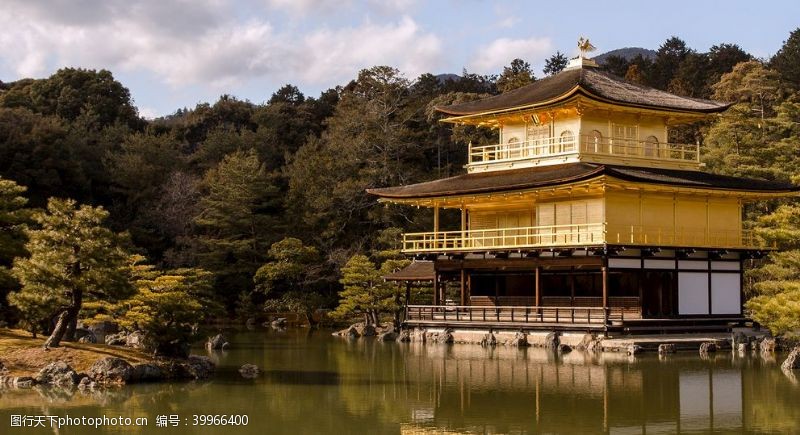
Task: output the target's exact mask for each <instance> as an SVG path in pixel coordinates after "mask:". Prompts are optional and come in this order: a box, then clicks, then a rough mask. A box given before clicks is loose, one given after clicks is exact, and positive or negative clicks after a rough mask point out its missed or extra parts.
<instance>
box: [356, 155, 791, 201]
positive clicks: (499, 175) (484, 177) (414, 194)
mask: <svg viewBox="0 0 800 435" xmlns="http://www.w3.org/2000/svg"><path fill="white" fill-rule="evenodd" d="M601 175H608V176H611V177H615V178H619V179H622V180H626V181H632V182H642V183H650V184H666V185H673V186H680V187H694V188H706V189H730V190H741V191H746V192H794V191H798V190H800V187H798V186H795V185H792V184H788V183H782V182H776V181H764V180H752V179H747V178H738V177H731V176H727V175H717V174H710V173H707V172H700V171H688V170H674V169H658V168H637V167H627V166H611V165H599V164H593V163H566V164H562V165H552V166H537V167H532V168H522V169H511V170H503V171H492V172H479V173H471V174H464V175H459V176H456V177H450V178H443V179H441V180H435V181H428V182H425V183H418V184H410V185H406V186H397V187H386V188H382V189H368V190H367V192H369V193H371V194H373V195H377V196H380V197H383V198H393V199H410V198H431V197H441V196H455V195H469V194H480V193H491V192H508V191H515V190H521V189H531V188H538V187H549V186H558V185H562V184H567V183H572V182H577V181H583V180H589V179H592V178H596V177H599V176H601Z"/></svg>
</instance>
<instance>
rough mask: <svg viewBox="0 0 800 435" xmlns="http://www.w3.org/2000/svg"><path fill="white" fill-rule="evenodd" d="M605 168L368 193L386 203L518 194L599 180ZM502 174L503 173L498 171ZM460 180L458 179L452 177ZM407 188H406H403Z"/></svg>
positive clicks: (380, 190)
mask: <svg viewBox="0 0 800 435" xmlns="http://www.w3.org/2000/svg"><path fill="white" fill-rule="evenodd" d="M603 171H604V168H603V167H602V166H600V167H597V168H595V169H593V170H590V171H587V172H584V173H580V174H577V175H574V176H568V177H562V178H559V179H558V180H548V181H543V182H520V183H509V184H504V185H503V186H499V187H497V186H482V187H476V188H473V189H462V190H453V189H449V190H444V189H443V190H440V191H435V192H428V193H423V194H404V193H392V192H386V191H387V190H392V189H397V188H392V187H390V188H383V189H380V188H379V189H367V193H369V194H371V195H375V196H378V197H379V198H381V199H382V200H385V201H393V200H400V201H402V200H417V199H429V198H443V197H455V196H470V195H483V194H492V193H502V192H516V191H521V190H531V189H537V188H548V187H557V186H563V185H568V184H572V183H576V182H581V181H589V180H591V179H594V178H598V177H600V176H602V173H603ZM498 172H501V171H498ZM452 178H458V177H452ZM437 181H441V180H435V181H430V182H428V183H435V182H437ZM423 184H427V183H419V184H417V185H412V186H419V185H423ZM402 187H405V186H401V188H402Z"/></svg>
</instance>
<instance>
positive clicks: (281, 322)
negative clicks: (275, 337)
mask: <svg viewBox="0 0 800 435" xmlns="http://www.w3.org/2000/svg"><path fill="white" fill-rule="evenodd" d="M269 326H271V327H272V328H274V329H281V328H285V327H286V318H285V317H278V318H277V319H275V320H273V321H272V322H270V323H269Z"/></svg>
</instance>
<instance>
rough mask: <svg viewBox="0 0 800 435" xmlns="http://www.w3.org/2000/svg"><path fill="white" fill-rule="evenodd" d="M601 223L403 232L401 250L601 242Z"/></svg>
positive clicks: (602, 234) (471, 248)
mask: <svg viewBox="0 0 800 435" xmlns="http://www.w3.org/2000/svg"><path fill="white" fill-rule="evenodd" d="M604 240H605V238H604V225H603V224H576V225H543V226H536V227H519V228H494V229H485V230H467V231H436V232H426V233H406V234H403V251H405V252H447V251H465V250H487V249H513V248H519V247H536V246H571V245H592V244H602V243H603V241H604Z"/></svg>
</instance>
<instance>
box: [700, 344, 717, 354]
mask: <svg viewBox="0 0 800 435" xmlns="http://www.w3.org/2000/svg"><path fill="white" fill-rule="evenodd" d="M716 351H717V343H714V342H713V341H706V342H705V343H700V355H705V354H708V353H710V352H716Z"/></svg>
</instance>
